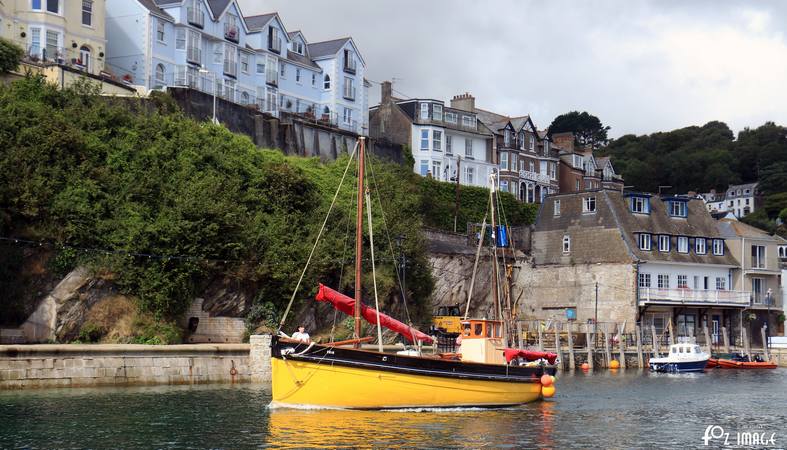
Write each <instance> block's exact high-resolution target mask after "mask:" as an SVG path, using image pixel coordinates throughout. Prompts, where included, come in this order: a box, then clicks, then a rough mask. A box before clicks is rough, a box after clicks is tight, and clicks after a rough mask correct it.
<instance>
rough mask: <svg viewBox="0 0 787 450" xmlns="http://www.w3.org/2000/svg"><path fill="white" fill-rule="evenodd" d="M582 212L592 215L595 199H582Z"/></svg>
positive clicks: (594, 209) (594, 208)
mask: <svg viewBox="0 0 787 450" xmlns="http://www.w3.org/2000/svg"><path fill="white" fill-rule="evenodd" d="M582 212H583V213H586V214H592V213H595V212H596V197H595V196H593V197H585V198H583V199H582Z"/></svg>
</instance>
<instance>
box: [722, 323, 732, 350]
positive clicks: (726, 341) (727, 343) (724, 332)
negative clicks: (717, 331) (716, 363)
mask: <svg viewBox="0 0 787 450" xmlns="http://www.w3.org/2000/svg"><path fill="white" fill-rule="evenodd" d="M721 338H722V339H723V341H722V342H724V353H729V352H730V335H729V334H727V327H721Z"/></svg>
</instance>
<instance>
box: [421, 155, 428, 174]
mask: <svg viewBox="0 0 787 450" xmlns="http://www.w3.org/2000/svg"><path fill="white" fill-rule="evenodd" d="M428 173H429V160H426V159H422V160H421V176H422V177H425V176H426V175H427V174H428Z"/></svg>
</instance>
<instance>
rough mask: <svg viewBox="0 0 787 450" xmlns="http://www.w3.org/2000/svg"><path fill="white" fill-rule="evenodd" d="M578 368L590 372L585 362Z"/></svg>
mask: <svg viewBox="0 0 787 450" xmlns="http://www.w3.org/2000/svg"><path fill="white" fill-rule="evenodd" d="M580 367H581V368H582V370H590V364H588V363H586V362H583V363H582V365H581V366H580Z"/></svg>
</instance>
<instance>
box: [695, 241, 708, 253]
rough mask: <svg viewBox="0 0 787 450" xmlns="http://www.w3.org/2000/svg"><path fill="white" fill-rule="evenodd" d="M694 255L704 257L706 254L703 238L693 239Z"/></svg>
mask: <svg viewBox="0 0 787 450" xmlns="http://www.w3.org/2000/svg"><path fill="white" fill-rule="evenodd" d="M694 253H696V254H698V255H704V254H705V253H708V249H707V244H706V241H705V238H699V237H698V238H694Z"/></svg>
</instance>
